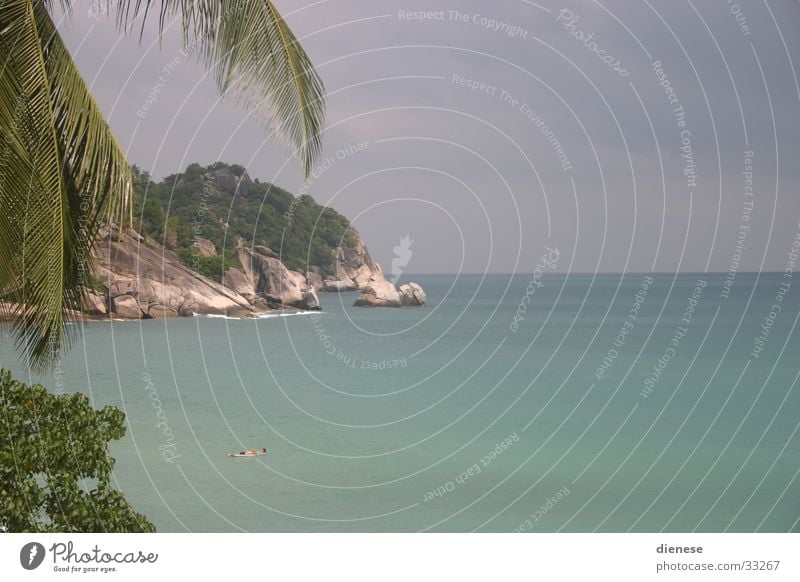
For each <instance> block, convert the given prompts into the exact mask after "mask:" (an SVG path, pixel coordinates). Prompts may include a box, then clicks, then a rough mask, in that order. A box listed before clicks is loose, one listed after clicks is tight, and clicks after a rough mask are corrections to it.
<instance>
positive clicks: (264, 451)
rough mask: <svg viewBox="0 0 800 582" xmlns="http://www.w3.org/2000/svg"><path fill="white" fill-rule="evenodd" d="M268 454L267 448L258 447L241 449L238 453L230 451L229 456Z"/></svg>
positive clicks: (259, 455)
mask: <svg viewBox="0 0 800 582" xmlns="http://www.w3.org/2000/svg"><path fill="white" fill-rule="evenodd" d="M266 454H267V449H266V448H265V447H262V449H261V450H260V451H258V450H256V449H247V450H246V451H239V452H238V453H235V454H234V453H228V456H229V457H233V456H238V457H261V456H263V455H266Z"/></svg>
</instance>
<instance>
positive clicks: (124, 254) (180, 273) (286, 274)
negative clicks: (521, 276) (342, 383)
mask: <svg viewBox="0 0 800 582" xmlns="http://www.w3.org/2000/svg"><path fill="white" fill-rule="evenodd" d="M355 239H356V244H355V245H354V246H353V247H340V248H337V249H336V251H335V257H334V258H333V260H332V263H331V264H330V265H328V266H326V267H325V268H318V267H314V268H312V270H310V271H309V272H308V273H306V274H305V275H304V274H303V273H300V272H297V271H292V270H289V269H288V268H286V266H285V265H284V264H283V263H282V262H281V261H280V260H279V259H278V258H277V257H276V255H275V253H273V252H272V251H271V250H270V249H268V248H266V247H264V246H259V245H256V246H255V247H254V248H252V249H250V248H247V247H245V246H244V244H242V243H241V241H240V243H239V245H238V246H237V248H236V253H235V259H236V260H235V261H234V266H231V267H229V268H228V269H227V270H226V271H225V274H224V276H223V277H222V280H221V282H216V281H213V280H211V279H209V278H208V277H204V276H203V275H200V274H198V273H197V272H195V271H193V270H192V269H191V268H190V267H189V266H187V265H185V264H183V263H182V262H181V260H180V259H179V257H178V256H177V255H176V254H175V253H173V252H172V251H170V250H168V249H166V248H164V247H163V246H161V245H160V244H158V243H157V242H155V241H153V240H152V239H150V238H149V237H142V236H140V235H139V234H138V233H137V232H135V231H134V230H131V229H126V230H124V231H122V232H120V231H119V230H118V229H115V228H104V229H103V231H102V232H101V235H100V237H99V240H98V242H97V244H96V245H95V248H94V251H93V258H94V272H93V276H94V279H95V288H94V290H93V291H92V292H88V293H87V294H86V296H85V298H84V302H83V306H82V307H83V312H84V314H86V315H90V316H94V317H107V316H110V317H113V318H119V319H140V318H142V319H151V318H164V317H178V316H191V315H195V314H199V315H227V316H230V317H257V316H258V315H259V314H260V313H264V312H267V311H270V310H273V309H287V308H289V309H301V310H318V309H320V303H319V297H318V295H317V291H332V292H333V291H336V292H338V291H348V290H349V291H356V290H360V291H362V295H361V296H359V299H358V300H357V301H356V305H369V306H393V307H394V306H396V307H400V306H407V305H421V304H422V303H424V292H422V295H421V297H422V301H417V300H414V297H413V294H412V295H411V296H409V297H411V299H409V297H406V295H408V294H404V293H403V287H405V286H402V287H400V288H398V287H396V286H395V285H393V284H391V283H390V282H388V281H386V279H384V277H383V271H382V269H381V267H380V265H379V264H378V263H376V262H375V261H374V260H373V259H372V258H371V257H370V255H369V252H368V250H367V248H366V245H364V243H363V241H362V240H361V239H360V237H358V235H357V233H356V235H355ZM199 243H200V244H199V245H198V247H199V248H198V253H199V254H201V255H203V256H207V255H208V254H210V253H215V252H216V251H215V249H214V248H213V245H210V246H209V245H206V244H204V241H202V240H201V241H199ZM322 272H325V273H333V275H332V276H327V277H326V278H324V279H323V277H322V275H320V273H322ZM419 290H420V291H421V289H419ZM416 297H420V295H419V294H417V296H416Z"/></svg>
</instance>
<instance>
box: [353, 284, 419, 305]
mask: <svg viewBox="0 0 800 582" xmlns="http://www.w3.org/2000/svg"><path fill="white" fill-rule="evenodd" d="M425 300H426V297H425V291H423V290H422V287H420V286H419V285H417V284H416V283H406V284H404V285H400V286H399V287H398V286H397V285H395V284H394V283H392V282H391V281H387V280H386V279H381V280H377V281H373V282H372V283H370V284H369V285H368V286H367V287H365V288H364V289H362V290H361V293H360V294H359V296H358V297H357V298H356V301H355V303H354V304H353V305H354V306H355V307H420V306H422V305H425Z"/></svg>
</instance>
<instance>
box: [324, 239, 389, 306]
mask: <svg viewBox="0 0 800 582" xmlns="http://www.w3.org/2000/svg"><path fill="white" fill-rule="evenodd" d="M351 232H352V233H353V235H354V237H355V245H354V246H352V247H337V248H336V249H335V251H334V254H335V256H334V258H333V260H332V261H331V264H330V265H329V266H328V268H327V269H326V270H327V271H328V272H329V273H333V275H332V276H329V277H326V278H325V280H324V281H322V290H324V291H333V292H336V291H356V290H360V289H365V288H366V287H368V286H369V285H370V284H371V283H373V282H375V281H382V280H383V279H384V277H383V269H381V266H380V265H379V264H378V263H376V262H375V261H374V260H373V259H372V257H371V256H370V255H369V251H368V250H367V246H366V245H365V244H364V241H362V240H361V237H360V236H359V234H358V233H357V232H356V231H355V230H352V229H351Z"/></svg>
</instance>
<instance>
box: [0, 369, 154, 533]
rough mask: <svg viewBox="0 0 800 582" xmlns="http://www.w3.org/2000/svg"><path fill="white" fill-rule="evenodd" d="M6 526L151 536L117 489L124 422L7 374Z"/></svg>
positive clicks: (118, 414)
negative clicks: (112, 451) (114, 480)
mask: <svg viewBox="0 0 800 582" xmlns="http://www.w3.org/2000/svg"><path fill="white" fill-rule="evenodd" d="M0 410H2V412H0V415H2V420H0V526H3V527H5V528H6V529H7V530H8V531H10V532H152V531H155V526H153V524H151V523H150V522H149V521H148V520H147V518H145V517H144V516H143V515H141V514H138V513H136V512H135V511H134V510H133V509H132V508H131V506H130V504H129V503H128V502H127V501H126V500H125V498H124V496H123V495H122V493H121V492H119V491H117V490H116V489H114V488H112V487H111V484H110V479H111V471H112V469H113V467H114V459H113V458H112V457H110V456H109V454H108V442H109V441H111V440H116V439H120V438H122V436H123V435H124V434H125V414H124V413H123V412H122V411H121V410H119V409H118V408H116V407H113V406H106V407H105V408H103V409H102V410H95V409H94V408H92V407H91V405H90V404H89V400H88V398H87V397H86V396H85V395H84V394H80V393H75V394H51V393H50V392H48V391H47V390H46V389H45V388H44V387H43V386H41V385H38V384H37V385H34V386H28V385H26V384H23V383H22V382H19V381H17V380H14V379H13V378H12V377H11V374H10V373H9V372H7V371H5V370H0Z"/></svg>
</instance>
